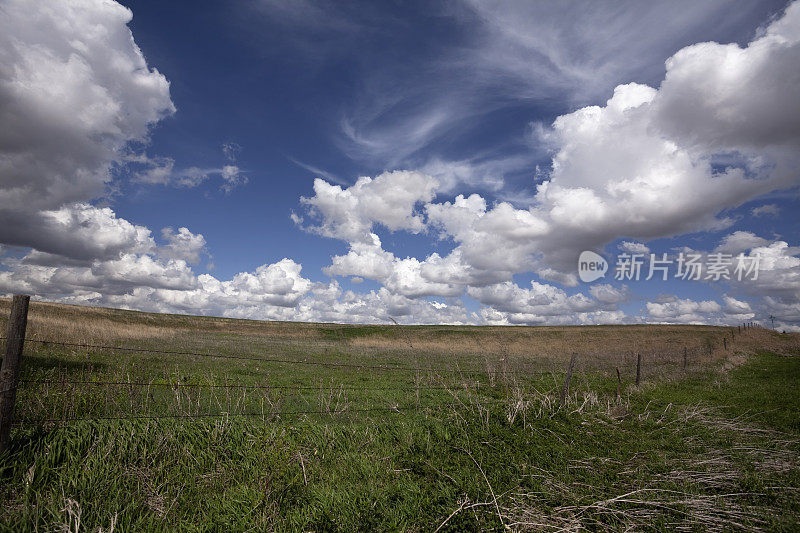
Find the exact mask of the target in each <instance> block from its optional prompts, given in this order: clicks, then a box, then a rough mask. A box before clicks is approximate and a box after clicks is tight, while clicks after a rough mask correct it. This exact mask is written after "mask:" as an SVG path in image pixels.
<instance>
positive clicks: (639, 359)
mask: <svg viewBox="0 0 800 533" xmlns="http://www.w3.org/2000/svg"><path fill="white" fill-rule="evenodd" d="M641 380H642V354H641V353H637V354H636V386H637V387H638V386H639V382H640V381H641Z"/></svg>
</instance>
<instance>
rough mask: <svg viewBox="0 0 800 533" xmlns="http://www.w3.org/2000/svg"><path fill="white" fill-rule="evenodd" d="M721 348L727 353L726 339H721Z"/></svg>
mask: <svg viewBox="0 0 800 533" xmlns="http://www.w3.org/2000/svg"><path fill="white" fill-rule="evenodd" d="M722 348H723V349H724V350H725V351H726V352H727V351H728V339H726V338H725V337H722Z"/></svg>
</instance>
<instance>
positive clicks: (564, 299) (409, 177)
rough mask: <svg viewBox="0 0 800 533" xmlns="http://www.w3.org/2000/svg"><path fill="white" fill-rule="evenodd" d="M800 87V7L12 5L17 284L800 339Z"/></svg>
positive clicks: (7, 78) (1, 28)
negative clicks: (687, 268)
mask: <svg viewBox="0 0 800 533" xmlns="http://www.w3.org/2000/svg"><path fill="white" fill-rule="evenodd" d="M798 102H800V2H799V3H786V2H782V1H762V0H752V1H747V0H737V1H734V0H724V1H722V0H719V1H715V0H709V1H706V2H689V1H686V2H683V1H677V2H676V1H669V2H666V1H665V2H655V3H654V2H635V1H629V2H626V1H607V2H602V1H601V2H588V1H587V2H578V1H574V2H573V1H570V2H553V3H546V2H525V1H519V2H515V1H506V2H502V1H501V2H489V1H482V0H452V1H448V2H443V3H438V4H437V3H429V2H402V3H399V2H398V3H389V2H348V3H336V2H318V1H315V0H299V1H279V0H241V1H236V2H218V3H211V2H207V3H203V4H202V6H201V5H199V4H197V3H196V2H188V1H187V2H179V1H175V2H134V1H124V0H123V1H121V3H117V2H114V1H112V0H66V1H65V0H41V1H37V2H29V1H26V0H0V124H1V125H2V127H1V128H0V294H6V295H7V294H11V293H20V292H23V293H29V294H32V295H34V296H35V297H37V298H40V299H46V300H54V301H63V302H68V303H77V304H86V305H104V306H113V307H124V308H132V309H141V310H148V311H162V312H176V313H190V314H207V315H221V316H231V317H243V318H254V319H277V320H303V321H325V322H377V323H385V322H388V321H390V320H392V319H395V320H397V321H399V322H403V323H453V324H530V325H537V324H598V323H599V324H610V323H641V322H653V323H663V322H669V323H709V324H732V325H733V324H738V323H741V322H743V321H750V320H757V321H761V322H762V323H764V324H766V325H771V324H772V319H771V318H770V317H773V319H774V322H775V326H776V327H778V328H781V329H786V330H794V331H800V221H799V220H798V217H797V212H798V208H799V207H800V198H798V187H800V105H798ZM582 251H593V252H595V253H598V254H599V255H600V256H602V257H604V258H605V259H606V260H607V262H608V265H609V266H608V272H607V273H606V275H605V276H604V277H601V278H599V279H597V280H595V281H591V282H585V281H581V279H580V277H579V275H578V257H579V255H580V254H581V252H582ZM687 256H693V257H697V258H700V259H701V260H702V261H703V262H704V264H705V265H706V266H704V267H703V270H702V275H701V276H699V277H700V279H684V278H685V276H684V277H682V276H680V268H679V267H680V265H681V264H682V263H681V261H682V260H683V258H684V257H687ZM723 256H724V257H728V258H730V259H731V260H732V261H734V262H735V261H737V260H738V261H745V260H748V261H750V262H751V264H752V262H753V261H756V263H757V265H758V273H757V276H754V275H751V276H750V277H745V279H738V278H737V277H736V276H735V275H731V276H730V278H731V279H725V277H719V276H713V275H712V274H713V268H712V267H710V266H708V264H709V262H710V261H712V262H713V261H714V260H717V261H719V260H720V257H723ZM626 257H627V258H631V257H640V258H641V260H642V263H641V268H642V272H643V275H642V276H641V278H640V279H635V278H634V279H631V278H630V276H628V277H627V278H626V277H623V276H617V275H615V270H616V266H617V264H619V261H620V258H626ZM756 258H757V259H756ZM659 261H660V262H659ZM658 265H662V266H664V265H668V272H665V273H664V275H663V276H662V275H661V272H662V271H660V270H658V269H656V267H657V266H658ZM651 271H653V272H656V273H657V275H652V276H648V275H647V274H649V273H650V272H651ZM731 273H733V270H731ZM751 274H752V273H751ZM618 277H622V278H623V279H617V278H618ZM647 277H650V278H651V279H645V278H647Z"/></svg>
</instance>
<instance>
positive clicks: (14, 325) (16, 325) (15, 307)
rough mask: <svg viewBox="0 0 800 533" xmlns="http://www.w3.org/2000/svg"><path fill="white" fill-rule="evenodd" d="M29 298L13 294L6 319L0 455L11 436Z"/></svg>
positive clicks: (0, 378)
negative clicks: (8, 315) (6, 332)
mask: <svg viewBox="0 0 800 533" xmlns="http://www.w3.org/2000/svg"><path fill="white" fill-rule="evenodd" d="M30 299H31V297H30V296H24V295H22V294H15V295H14V299H13V300H12V301H11V316H10V318H9V319H8V334H7V335H6V352H5V355H4V356H3V365H2V367H0V453H3V452H5V451H6V450H7V449H8V440H9V437H10V436H11V421H12V419H13V417H14V400H16V398H17V383H18V382H19V361H20V359H21V358H22V347H23V345H24V343H25V327H26V326H27V324H28V303H29V302H30Z"/></svg>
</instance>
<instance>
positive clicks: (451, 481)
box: [0, 354, 800, 531]
mask: <svg viewBox="0 0 800 533" xmlns="http://www.w3.org/2000/svg"><path fill="white" fill-rule="evenodd" d="M798 376H800V359H797V358H794V357H780V356H775V355H771V354H760V355H758V356H756V357H753V358H752V359H750V360H749V361H748V362H747V363H746V364H744V365H742V366H741V367H739V368H736V369H734V370H732V371H731V372H729V373H727V374H719V373H717V372H715V371H708V372H704V373H699V374H697V375H694V376H692V377H690V378H687V379H685V380H680V381H669V382H664V383H659V384H655V385H653V386H648V387H645V388H644V389H642V390H641V391H630V400H629V401H627V402H622V403H620V404H615V403H612V405H611V407H608V405H607V404H606V403H605V402H606V401H608V400H609V399H608V398H600V399H597V400H594V399H593V397H592V395H589V396H588V397H589V398H590V401H589V402H588V403H586V404H585V405H583V408H581V409H580V410H579V408H580V406H581V405H582V404H584V397H583V395H582V394H576V395H575V396H574V397H572V398H571V401H570V404H569V406H567V407H566V408H558V407H555V406H548V405H546V400H543V399H542V398H538V399H532V401H531V404H530V405H529V406H527V408H526V409H525V410H524V412H522V413H520V414H518V415H517V418H516V419H515V420H514V421H513V423H512V422H510V421H509V418H508V416H507V412H508V411H507V403H502V404H490V403H484V402H482V401H481V400H478V401H477V402H475V403H472V404H470V403H466V404H465V405H463V406H459V407H458V408H456V409H449V408H430V409H426V408H421V409H420V410H419V411H418V412H417V411H412V412H410V413H398V414H389V415H387V414H381V415H380V416H360V415H359V416H357V415H355V414H353V415H350V416H348V415H340V416H335V417H327V416H323V417H303V418H285V419H283V418H282V419H273V420H270V421H268V422H263V421H260V420H256V421H253V420H247V419H236V418H233V419H230V420H227V421H224V420H214V421H179V422H176V421H143V422H82V423H78V424H75V425H70V426H67V427H63V428H52V429H47V430H44V429H36V430H26V431H18V432H16V433H15V434H14V438H13V448H12V450H11V453H10V455H8V456H6V457H5V458H4V460H3V467H2V473H1V475H2V479H3V486H4V489H3V493H2V497H3V511H2V515H1V516H0V520H1V521H2V525H3V527H4V528H5V529H7V530H14V531H25V530H31V531H32V530H35V529H37V528H38V529H46V528H48V527H52V526H53V525H54V524H67V525H69V524H70V523H72V525H73V526H74V524H75V516H76V513H78V512H80V523H81V526H82V527H85V528H86V529H87V530H96V529H97V528H100V527H104V528H106V529H107V528H109V526H110V525H111V524H112V523H114V524H115V525H116V528H117V530H174V529H181V530H186V531H194V530H196V531H222V530H226V531H229V530H247V529H255V530H262V529H274V530H286V531H292V530H317V531H329V530H345V531H355V530H361V531H367V530H397V529H399V530H431V529H435V528H436V527H438V526H439V525H440V524H442V523H443V522H444V521H445V519H446V518H447V517H448V516H449V515H450V514H451V513H453V512H454V511H456V510H457V509H458V508H459V507H463V508H462V510H461V511H460V512H457V513H456V514H455V515H454V516H453V517H452V518H451V519H450V520H449V521H448V522H447V524H446V525H445V527H444V528H443V529H444V530H450V531H463V530H485V529H501V528H502V527H503V524H504V523H505V524H510V523H514V522H519V521H528V522H537V523H540V522H541V523H551V524H554V525H564V526H567V525H569V524H570V523H573V524H574V523H581V524H584V525H585V526H587V527H590V528H598V527H599V528H602V529H605V528H611V529H624V528H625V527H626V526H631V527H635V528H637V529H642V528H644V529H650V528H652V529H671V528H672V527H674V526H675V525H676V524H688V525H693V526H694V527H695V528H697V529H704V528H706V527H710V526H711V525H713V524H716V525H721V526H722V527H723V528H724V529H729V528H731V527H732V526H731V524H734V523H740V524H741V525H742V526H743V527H747V528H749V527H760V528H765V529H772V530H786V531H789V530H792V529H795V528H796V527H797V526H798V515H799V513H800V504H799V501H800V499H799V498H798V496H797V490H798V488H800V476H799V475H798V469H797V463H796V458H797V452H799V451H800V450H798V445H797V438H798V426H797V413H798V412H800V399H799V398H798V396H797V394H796V391H797V390H798V389H797V385H798V382H797V378H798ZM543 402H544V403H543ZM762 406H763V407H764V409H762V408H761V407H762ZM700 408H702V409H700ZM698 410H700V411H701V412H700V413H699V414H698ZM731 421H734V422H736V423H737V424H739V426H736V427H729V426H728V424H729V423H730V422H731ZM754 450H757V451H754ZM301 458H302V459H301ZM772 459H774V460H775V461H776V462H777V463H778V464H777V465H774V464H771V460H772ZM304 470H305V474H304ZM685 472H692V474H691V475H689V474H685ZM484 474H485V476H486V478H484ZM701 474H702V475H701ZM715 477H716V479H713V480H712V481H709V480H708V479H706V478H715ZM631 491H639V492H635V494H634V495H633V496H631V497H629V498H627V500H628V501H627V502H620V503H610V504H609V503H606V504H603V505H598V504H597V502H603V501H605V500H609V499H611V498H615V497H617V496H619V495H621V494H626V493H629V492H631ZM734 493H736V494H744V495H743V496H723V495H725V494H734ZM492 494H494V495H495V496H496V497H497V500H496V503H497V505H496V506H495V499H494V497H493V496H492ZM462 502H466V503H465V504H464V505H463V506H462ZM475 504H479V505H477V506H475V507H472V508H469V506H471V505H475ZM78 510H79V511H78ZM498 511H499V512H498ZM70 513H72V518H71V517H70ZM697 517H703V518H702V519H703V520H708V521H709V522H706V523H702V522H700V523H696V522H693V520H698V518H697ZM514 527H515V528H516V527H522V526H520V525H519V524H517V525H515V526H514Z"/></svg>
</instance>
